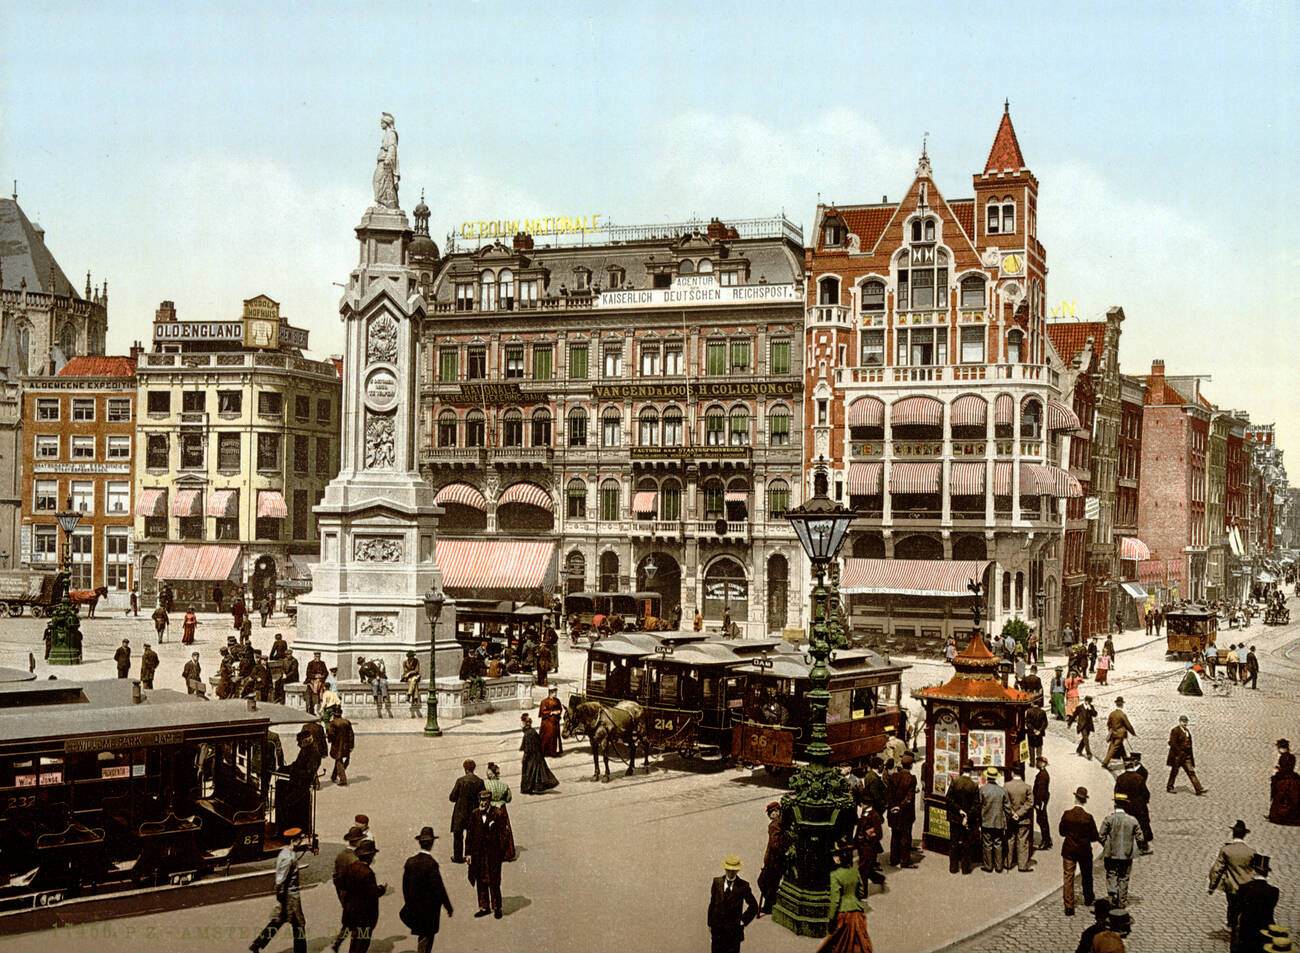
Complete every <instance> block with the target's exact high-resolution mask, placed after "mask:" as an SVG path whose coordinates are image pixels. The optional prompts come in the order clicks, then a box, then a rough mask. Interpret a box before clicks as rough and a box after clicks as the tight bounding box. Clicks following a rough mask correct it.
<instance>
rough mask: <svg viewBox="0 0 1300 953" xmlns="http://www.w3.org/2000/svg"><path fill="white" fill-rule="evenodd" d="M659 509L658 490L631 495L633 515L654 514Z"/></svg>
mask: <svg viewBox="0 0 1300 953" xmlns="http://www.w3.org/2000/svg"><path fill="white" fill-rule="evenodd" d="M658 509H659V491H658V490H637V491H636V493H634V494H632V512H633V513H654V512H656V511H657V510H658Z"/></svg>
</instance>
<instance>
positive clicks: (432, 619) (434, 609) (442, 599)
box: [424, 589, 447, 738]
mask: <svg viewBox="0 0 1300 953" xmlns="http://www.w3.org/2000/svg"><path fill="white" fill-rule="evenodd" d="M446 604H447V596H446V594H445V593H444V592H443V591H442V590H441V589H430V590H429V591H428V592H426V593H425V594H424V615H425V618H427V619H428V620H429V698H428V712H429V714H428V717H427V718H426V719H425V722H424V735H425V737H426V738H438V737H441V736H442V729H441V728H439V727H438V691H437V678H436V676H437V671H438V670H437V667H436V666H437V644H438V631H437V630H438V619H439V618H440V617H441V616H442V607H443V606H444V605H446Z"/></svg>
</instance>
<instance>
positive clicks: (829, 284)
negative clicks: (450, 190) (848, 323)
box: [817, 275, 840, 304]
mask: <svg viewBox="0 0 1300 953" xmlns="http://www.w3.org/2000/svg"><path fill="white" fill-rule="evenodd" d="M817 303H818V304H839V303H840V279H838V278H833V277H831V276H829V275H828V276H827V277H825V278H823V279H822V280H821V281H819V282H817Z"/></svg>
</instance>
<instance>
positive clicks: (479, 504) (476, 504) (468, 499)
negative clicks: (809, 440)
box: [433, 483, 487, 513]
mask: <svg viewBox="0 0 1300 953" xmlns="http://www.w3.org/2000/svg"><path fill="white" fill-rule="evenodd" d="M433 501H434V502H435V503H437V504H438V505H439V506H446V505H447V504H448V503H458V504H459V505H461V506H468V507H469V508H470V509H472V510H478V511H479V512H480V513H486V512H487V500H485V499H483V494H482V493H480V492H479V491H478V490H477V489H476V488H475V487H472V486H470V485H469V484H468V483H448V484H447V485H446V486H444V487H443V488H442V489H440V490H439V491H438V492H437V493H436V494H435V495H434V497H433Z"/></svg>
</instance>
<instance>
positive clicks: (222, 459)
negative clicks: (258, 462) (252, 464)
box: [217, 433, 243, 473]
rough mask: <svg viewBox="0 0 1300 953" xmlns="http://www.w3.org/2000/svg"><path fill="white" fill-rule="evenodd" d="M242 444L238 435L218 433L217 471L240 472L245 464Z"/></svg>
mask: <svg viewBox="0 0 1300 953" xmlns="http://www.w3.org/2000/svg"><path fill="white" fill-rule="evenodd" d="M241 447H242V442H241V438H240V435H239V434H237V433H218V434H217V469H218V470H222V471H224V472H228V473H229V472H234V471H237V470H239V468H240V466H241V465H242V463H243V460H242V459H241V456H240V455H241V452H242V450H241Z"/></svg>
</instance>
